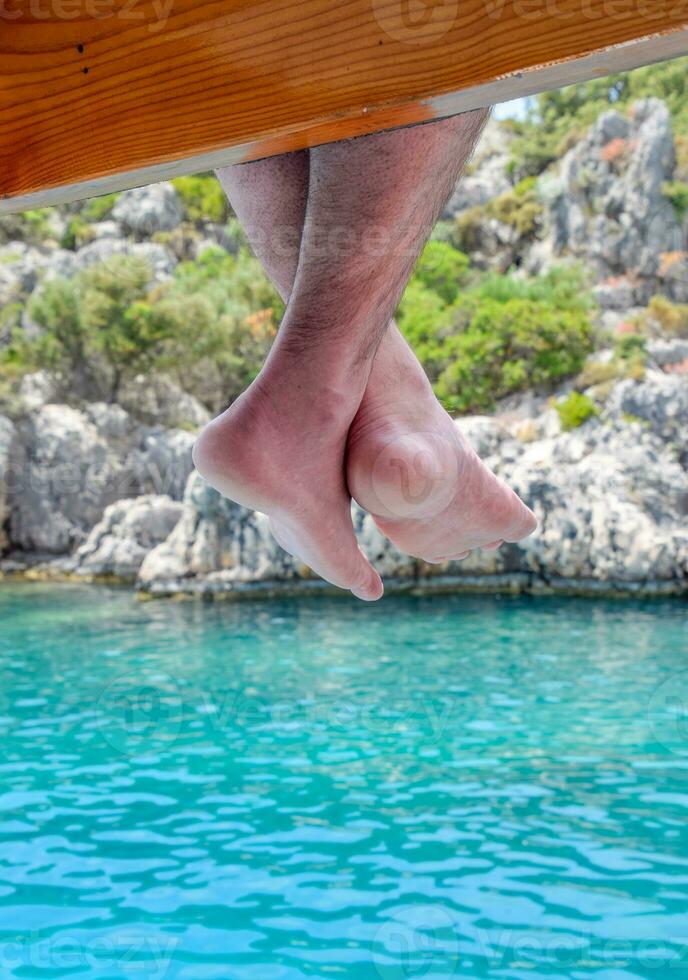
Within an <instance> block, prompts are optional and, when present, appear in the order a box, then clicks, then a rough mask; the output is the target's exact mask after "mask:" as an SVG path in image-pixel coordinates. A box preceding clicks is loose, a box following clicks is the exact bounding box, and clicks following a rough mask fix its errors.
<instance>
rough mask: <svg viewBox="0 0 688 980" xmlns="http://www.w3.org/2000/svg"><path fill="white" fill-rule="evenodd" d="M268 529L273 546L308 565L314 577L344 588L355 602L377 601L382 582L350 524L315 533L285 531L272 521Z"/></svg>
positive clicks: (296, 529) (297, 528)
mask: <svg viewBox="0 0 688 980" xmlns="http://www.w3.org/2000/svg"><path fill="white" fill-rule="evenodd" d="M270 530H271V531H272V534H273V536H274V538H275V539H276V541H277V543H278V544H279V545H280V547H281V548H284V550H285V551H287V552H289V554H291V555H294V556H295V557H297V558H298V559H299V560H300V561H303V562H304V564H306V565H308V567H309V568H311V569H312V570H313V571H314V572H315V573H316V575H319V576H320V577H321V578H323V579H325V581H327V582H330V583H331V584H332V585H336V586H337V587H338V588H340V589H348V590H349V591H351V592H352V593H353V594H354V595H355V596H356V598H357V599H363V600H364V601H366V602H374V601H375V600H376V599H379V598H381V596H382V594H383V592H384V587H383V584H382V579H381V578H380V576H379V575H378V573H377V572H376V571H375V569H374V568H373V566H372V565H371V564H370V562H369V561H368V559H367V558H366V556H365V554H364V553H363V551H362V550H361V548H360V547H359V546H358V542H357V541H356V535H355V533H354V529H353V525H352V524H351V523H350V518H349V526H348V527H347V526H346V524H345V522H343V524H342V526H341V527H340V528H339V529H338V531H337V532H336V533H335V532H333V531H332V528H331V527H328V528H326V530H325V533H323V534H319V533H318V532H317V531H315V532H314V531H313V530H312V529H311V528H310V527H308V528H306V527H301V526H290V527H289V528H287V527H286V526H285V525H283V524H281V523H277V522H275V521H274V520H271V521H270Z"/></svg>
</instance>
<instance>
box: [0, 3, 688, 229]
mask: <svg viewBox="0 0 688 980" xmlns="http://www.w3.org/2000/svg"><path fill="white" fill-rule="evenodd" d="M414 4H415V6H414ZM686 52H688V0H429V2H426V0H346V2H342V0H301V2H299V3H296V2H295V0H0V213H7V212H10V211H18V210H23V209H26V208H31V207H38V206H42V205H48V204H55V203H58V202H64V201H70V200H76V199H79V198H83V197H88V196H93V195H95V194H103V193H106V192H108V191H112V190H121V189H123V188H125V187H131V186H134V185H137V184H143V183H148V182H151V181H155V180H160V179H163V178H168V177H172V176H176V175H179V174H183V173H191V172H194V171H198V170H204V169H209V168H211V167H215V166H219V165H222V164H228V163H237V162H242V161H246V160H251V159H256V158H258V157H261V156H268V155H270V154H274V153H280V152H285V151H288V150H294V149H300V148H303V147H306V146H313V145H317V144H318V143H324V142H329V141H332V140H336V139H344V138H348V137H352V136H356V135H360V134H363V133H369V132H374V131H377V130H380V129H387V128H391V127H394V126H400V125H406V124H410V123H415V122H421V121H424V120H428V119H432V118H436V117H439V116H442V115H449V114H451V113H454V112H460V111H464V110H466V109H471V108H476V107H478V106H483V105H488V104H491V103H494V102H497V101H503V100H505V99H510V98H516V97H519V96H523V95H529V94H532V93H534V92H536V91H542V90H544V89H548V88H553V87H556V86H559V85H562V84H568V83H571V82H575V81H581V80H584V79H587V78H591V77H593V76H600V75H604V74H607V73H609V72H612V71H617V70H621V69H625V68H631V67H636V66H638V65H640V64H646V63H649V62H651V61H656V60H661V59H664V58H671V57H675V56H678V55H680V54H685V53H686Z"/></svg>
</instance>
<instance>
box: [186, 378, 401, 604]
mask: <svg viewBox="0 0 688 980" xmlns="http://www.w3.org/2000/svg"><path fill="white" fill-rule="evenodd" d="M301 381H302V379H301ZM349 401H350V396H348V395H340V394H337V393H336V392H328V393H324V392H319V393H316V392H313V391H309V392H307V393H306V395H305V397H302V396H301V394H300V387H299V384H298V382H296V381H294V380H292V382H291V383H290V380H289V379H288V378H287V377H286V376H284V374H283V375H282V376H281V377H280V378H279V379H277V378H275V379H274V381H272V382H269V383H268V382H267V379H266V378H265V377H264V373H263V374H261V376H260V377H259V378H257V379H256V381H254V383H253V384H252V385H251V387H250V388H249V389H248V390H247V391H246V392H244V394H243V395H242V396H241V397H240V398H238V399H237V400H236V401H235V402H234V403H233V404H232V405H231V407H230V408H228V409H227V411H226V412H224V413H223V414H222V415H220V416H219V417H218V418H216V419H214V420H213V421H212V422H211V423H210V424H209V425H208V426H206V428H205V429H203V431H202V432H201V434H200V436H199V437H198V439H197V441H196V445H195V447H194V463H195V465H196V468H197V469H198V471H199V472H200V474H201V476H203V477H204V479H205V480H207V482H208V483H210V484H211V486H213V487H214V488H215V489H216V490H218V491H219V492H220V493H222V494H223V495H224V496H226V497H229V498H230V499H231V500H234V501H236V502H237V503H239V504H242V505H243V506H244V507H250V508H252V509H254V510H258V511H261V512H262V513H264V514H267V515H268V516H269V517H270V526H271V530H272V532H273V534H274V536H275V538H276V539H277V542H278V543H279V544H280V545H281V547H283V548H284V549H285V551H288V552H289V553H290V554H292V555H295V556H297V557H298V558H300V559H301V560H302V561H303V562H304V563H305V564H307V565H309V566H310V568H312V569H313V571H315V572H316V573H317V574H318V575H320V576H322V578H324V579H327V580H328V581H329V582H332V583H333V584H334V585H337V586H339V587H340V588H342V589H350V590H351V592H353V594H354V595H355V596H357V597H358V598H359V599H365V600H370V601H372V600H375V599H379V598H380V596H381V595H382V592H383V587H382V581H381V579H380V576H379V575H378V574H377V572H376V571H375V570H374V568H373V567H372V566H371V565H370V563H369V562H368V560H367V558H366V557H365V555H364V554H363V552H362V551H361V550H360V549H359V547H358V544H357V542H356V536H355V534H354V529H353V524H352V521H351V499H350V496H349V492H348V490H347V488H346V483H345V479H344V451H345V446H346V436H347V430H348V426H349V422H350V418H351V415H353V412H354V411H355V405H354V407H353V409H348V408H347V405H348V402H349ZM347 412H348V414H347Z"/></svg>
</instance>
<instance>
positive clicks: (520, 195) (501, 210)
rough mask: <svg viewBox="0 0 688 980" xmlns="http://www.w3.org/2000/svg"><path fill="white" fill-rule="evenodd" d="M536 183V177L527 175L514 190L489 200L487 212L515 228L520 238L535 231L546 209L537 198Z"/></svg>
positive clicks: (486, 207)
mask: <svg viewBox="0 0 688 980" xmlns="http://www.w3.org/2000/svg"><path fill="white" fill-rule="evenodd" d="M535 184H536V178H535V177H526V178H525V179H523V180H521V181H520V182H519V183H518V184H516V186H515V187H514V188H513V189H512V190H510V191H506V193H504V194H500V195H499V197H495V198H493V199H492V200H491V201H488V203H487V204H486V205H485V213H486V214H487V215H488V216H489V217H491V218H496V219H497V220H498V221H501V222H502V223H503V224H505V225H510V226H511V227H513V228H515V229H516V231H517V232H518V235H519V238H527V237H528V236H530V235H532V234H533V233H534V232H535V230H536V228H537V227H538V222H539V220H540V218H541V217H542V214H543V210H544V209H543V207H542V204H540V202H539V201H538V199H537V194H536V191H535Z"/></svg>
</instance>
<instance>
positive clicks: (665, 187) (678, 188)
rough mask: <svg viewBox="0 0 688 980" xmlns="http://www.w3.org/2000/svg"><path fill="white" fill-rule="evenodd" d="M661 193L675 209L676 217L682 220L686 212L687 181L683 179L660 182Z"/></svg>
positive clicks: (687, 198)
mask: <svg viewBox="0 0 688 980" xmlns="http://www.w3.org/2000/svg"><path fill="white" fill-rule="evenodd" d="M662 194H663V195H664V197H666V198H667V200H669V201H670V202H671V203H672V204H673V206H674V210H675V211H676V217H677V218H678V220H679V221H683V219H684V218H685V216H686V214H688V183H686V182H685V181H683V180H670V181H667V182H665V183H664V184H662Z"/></svg>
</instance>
